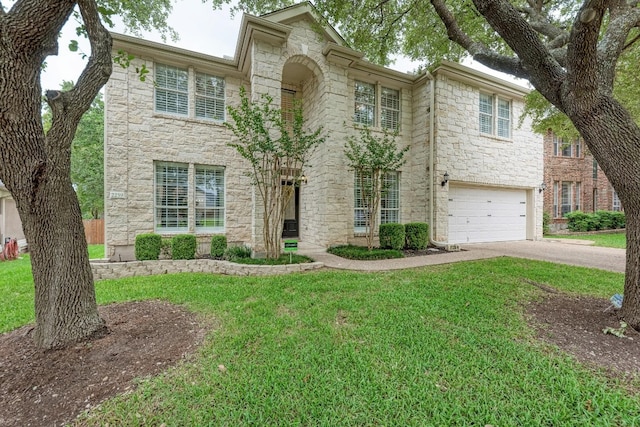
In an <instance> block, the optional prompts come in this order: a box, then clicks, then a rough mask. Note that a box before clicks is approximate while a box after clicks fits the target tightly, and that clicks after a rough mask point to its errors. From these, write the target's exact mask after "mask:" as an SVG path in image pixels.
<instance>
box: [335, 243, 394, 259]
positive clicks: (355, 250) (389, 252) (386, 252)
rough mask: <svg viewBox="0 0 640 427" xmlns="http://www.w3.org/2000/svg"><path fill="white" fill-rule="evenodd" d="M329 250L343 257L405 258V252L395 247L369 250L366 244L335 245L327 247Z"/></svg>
mask: <svg viewBox="0 0 640 427" xmlns="http://www.w3.org/2000/svg"><path fill="white" fill-rule="evenodd" d="M327 252H329V253H330V254H333V255H337V256H339V257H342V258H347V259H357V260H376V259H391V258H404V254H403V253H402V251H398V250H395V249H376V248H374V249H371V250H369V249H368V248H367V247H366V246H352V245H345V246H334V247H332V248H329V249H327Z"/></svg>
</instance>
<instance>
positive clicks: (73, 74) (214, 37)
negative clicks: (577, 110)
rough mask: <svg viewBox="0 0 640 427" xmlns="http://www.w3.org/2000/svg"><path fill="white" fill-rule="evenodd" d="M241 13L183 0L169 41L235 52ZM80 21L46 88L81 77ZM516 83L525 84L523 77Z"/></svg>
mask: <svg viewBox="0 0 640 427" xmlns="http://www.w3.org/2000/svg"><path fill="white" fill-rule="evenodd" d="M241 20H242V15H241V14H236V16H234V17H233V18H232V17H231V13H230V12H229V7H228V6H227V7H225V8H223V9H221V10H213V8H212V6H211V5H210V4H208V3H204V4H203V3H202V0H181V1H179V2H177V3H175V4H174V7H173V11H172V13H171V15H170V17H169V25H170V26H172V27H173V28H174V29H175V30H176V31H177V32H178V34H179V36H180V39H179V40H178V41H177V42H173V41H171V40H167V41H166V43H167V44H170V45H173V46H177V47H180V48H184V49H188V50H192V51H196V52H200V53H204V54H209V55H213V56H217V57H223V56H225V55H227V56H231V57H232V56H234V54H235V47H236V41H237V38H238V31H239V29H240V22H241ZM76 26H77V23H76V22H74V21H73V20H70V21H69V22H68V23H67V25H66V27H65V28H64V29H63V32H62V36H61V39H60V43H59V44H60V47H59V49H58V51H59V53H58V55H57V56H50V57H48V58H47V66H46V69H45V70H44V72H43V74H42V89H43V90H48V89H58V88H60V84H61V83H62V82H63V81H65V80H70V81H77V79H78V76H79V75H80V73H81V72H82V69H83V68H84V61H83V60H82V57H81V55H80V54H79V53H78V52H71V51H69V48H68V45H69V42H70V40H71V39H78V37H77V36H76V35H75V27H76ZM111 31H114V32H118V33H125V34H126V33H127V31H126V28H125V27H124V26H123V25H121V24H116V26H115V27H114V28H112V29H111ZM142 37H143V38H144V39H147V40H151V41H157V42H163V40H162V38H161V37H160V35H159V34H157V33H144V34H143V35H142ZM78 42H79V44H80V50H84V51H85V52H87V53H89V51H90V49H89V44H88V42H87V41H86V40H82V39H78ZM418 65H419V63H418V62H412V61H410V60H409V59H408V58H403V57H398V58H396V62H395V64H393V65H391V66H390V68H393V69H395V70H398V71H403V72H410V71H412V70H414V69H416V68H417V67H418ZM466 65H470V66H472V67H473V68H476V69H478V70H480V71H483V72H487V73H490V74H493V75H498V76H500V77H502V78H506V79H509V80H510V81H513V79H511V78H510V77H508V76H506V75H504V74H502V75H501V74H500V73H496V72H494V71H493V70H490V69H488V68H486V67H483V66H482V65H481V64H476V63H466ZM516 83H518V84H520V85H525V83H523V82H522V81H520V82H517V81H516Z"/></svg>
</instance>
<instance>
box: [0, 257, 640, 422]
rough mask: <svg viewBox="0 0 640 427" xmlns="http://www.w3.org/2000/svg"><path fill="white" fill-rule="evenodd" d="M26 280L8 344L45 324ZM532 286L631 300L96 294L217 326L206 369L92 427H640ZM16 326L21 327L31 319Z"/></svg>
mask: <svg viewBox="0 0 640 427" xmlns="http://www.w3.org/2000/svg"><path fill="white" fill-rule="evenodd" d="M3 267H4V265H0V268H3ZM15 267H16V268H17V267H19V265H18V264H15ZM11 268H14V267H11ZM3 273H5V272H4V271H3ZM27 276H28V275H25V273H24V272H22V273H20V272H18V271H15V270H14V272H13V276H7V275H5V274H1V275H0V289H2V295H3V298H2V299H1V300H0V313H2V317H0V329H2V330H8V329H12V328H15V327H17V326H19V325H21V324H24V323H25V322H28V321H30V320H31V319H29V318H28V317H29V316H28V315H27V314H25V313H28V312H29V310H30V307H31V305H32V304H33V303H32V299H30V298H27V297H26V296H25V297H18V296H19V295H26V294H28V293H29V290H28V289H31V288H32V284H31V283H30V279H29V278H28V277H27ZM5 277H7V279H5ZM524 279H528V280H533V281H536V282H541V283H545V284H547V285H550V286H553V287H555V288H557V289H559V290H562V291H565V292H571V293H581V294H590V295H596V296H602V297H608V296H610V295H612V294H613V293H616V292H620V291H621V290H622V286H623V280H624V278H623V275H622V274H618V273H609V272H604V271H600V270H593V269H587V268H580V267H570V266H565V265H555V264H551V263H545V262H536V261H530V260H519V259H510V258H497V259H491V260H483V261H475V262H467V263H457V264H452V265H442V266H435V267H429V268H423V269H413V270H404V271H395V272H385V273H376V274H373V273H358V272H344V271H325V272H315V273H304V274H292V275H288V276H278V277H230V276H217V275H209V274H181V275H162V276H153V277H133V278H129V279H123V280H111V281H102V282H98V283H97V284H96V292H97V297H98V300H99V303H100V304H107V303H111V302H119V301H129V300H141V299H150V298H159V299H163V300H169V301H172V302H174V303H177V304H183V305H185V306H186V307H188V308H189V309H190V310H194V311H196V312H198V313H200V314H201V315H202V316H203V317H205V318H208V319H215V322H214V323H215V324H216V325H217V327H216V328H215V329H214V330H212V331H211V332H210V334H209V335H208V338H207V340H206V342H205V344H204V346H203V347H202V348H201V349H200V350H199V351H198V353H197V355H196V356H195V357H194V358H192V359H191V360H189V361H188V362H185V363H183V364H181V365H180V366H178V367H176V368H173V369H170V370H168V371H167V372H165V373H164V374H162V375H160V376H158V377H155V378H147V379H142V380H140V383H139V387H138V389H137V390H136V391H134V392H133V393H131V394H128V395H125V396H118V397H116V398H114V399H112V400H110V401H108V402H106V403H104V404H103V405H102V406H101V407H100V408H97V409H95V410H93V411H92V413H91V416H90V418H89V419H88V420H85V421H86V423H87V424H89V425H107V424H109V425H136V426H137V425H160V424H165V425H233V426H243V425H323V426H346V425H349V426H356V425H357V426H361V425H402V426H405V425H406V426H409V425H419V426H424V425H434V426H439V425H447V426H450V425H485V424H491V425H496V426H498V425H499V426H516V425H522V426H529V425H553V426H570V425H575V426H584V425H602V426H608V425H638V424H640V415H639V413H638V405H640V399H639V398H638V397H637V396H633V395H631V394H629V392H628V391H625V389H624V388H623V387H621V386H620V385H618V384H616V383H615V381H613V380H610V379H607V377H606V376H605V375H604V374H600V373H597V372H593V371H591V370H589V369H586V368H584V367H582V366H581V365H580V364H578V363H576V362H575V361H574V360H573V359H571V358H569V357H567V356H566V355H564V354H562V353H561V352H559V351H558V350H557V349H555V348H553V347H550V346H547V345H543V344H541V343H539V342H538V341H536V340H535V339H534V336H533V332H532V331H531V329H529V327H528V326H527V324H526V322H525V320H524V316H523V313H522V310H523V309H522V307H523V304H524V303H526V302H527V301H530V300H533V299H536V298H538V297H539V295H540V292H541V291H540V290H539V289H537V288H535V287H533V286H532V285H529V284H527V283H526V282H525V281H524ZM585 283H588V284H589V285H588V286H587V285H585ZM31 298H32V296H31ZM7 312H12V313H22V315H20V316H19V317H20V319H21V320H19V321H16V320H15V319H14V320H12V319H9V318H7V317H5V313H7ZM25 318H26V319H25ZM220 364H222V365H225V367H226V368H227V372H226V373H225V374H223V373H220V372H219V371H218V369H217V366H218V365H220Z"/></svg>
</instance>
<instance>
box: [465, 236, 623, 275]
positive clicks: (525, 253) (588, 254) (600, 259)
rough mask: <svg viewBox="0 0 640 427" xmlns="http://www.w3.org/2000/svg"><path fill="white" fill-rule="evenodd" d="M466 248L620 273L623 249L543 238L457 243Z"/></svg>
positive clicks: (578, 241)
mask: <svg viewBox="0 0 640 427" xmlns="http://www.w3.org/2000/svg"><path fill="white" fill-rule="evenodd" d="M461 248H462V249H466V250H468V251H469V252H482V253H483V254H491V253H493V254H494V256H511V257H517V258H527V259H536V260H541V261H550V262H555V263H559V264H568V265H577V266H582V267H593V268H598V269H601V270H608V271H615V272H618V273H624V268H625V257H626V250H625V249H615V248H602V247H598V246H590V245H589V242H587V241H585V240H569V239H543V240H539V241H521V242H498V243H476V244H468V245H461Z"/></svg>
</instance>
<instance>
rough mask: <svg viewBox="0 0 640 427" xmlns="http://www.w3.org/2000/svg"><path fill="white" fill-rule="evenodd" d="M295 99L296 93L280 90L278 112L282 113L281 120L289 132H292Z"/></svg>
mask: <svg viewBox="0 0 640 427" xmlns="http://www.w3.org/2000/svg"><path fill="white" fill-rule="evenodd" d="M295 98H296V91H294V90H290V89H281V90H280V110H281V111H282V120H284V123H285V125H286V127H287V130H289V132H291V131H292V130H293V121H294V120H295V117H294V116H295V114H294V111H295V107H296V105H295Z"/></svg>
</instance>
